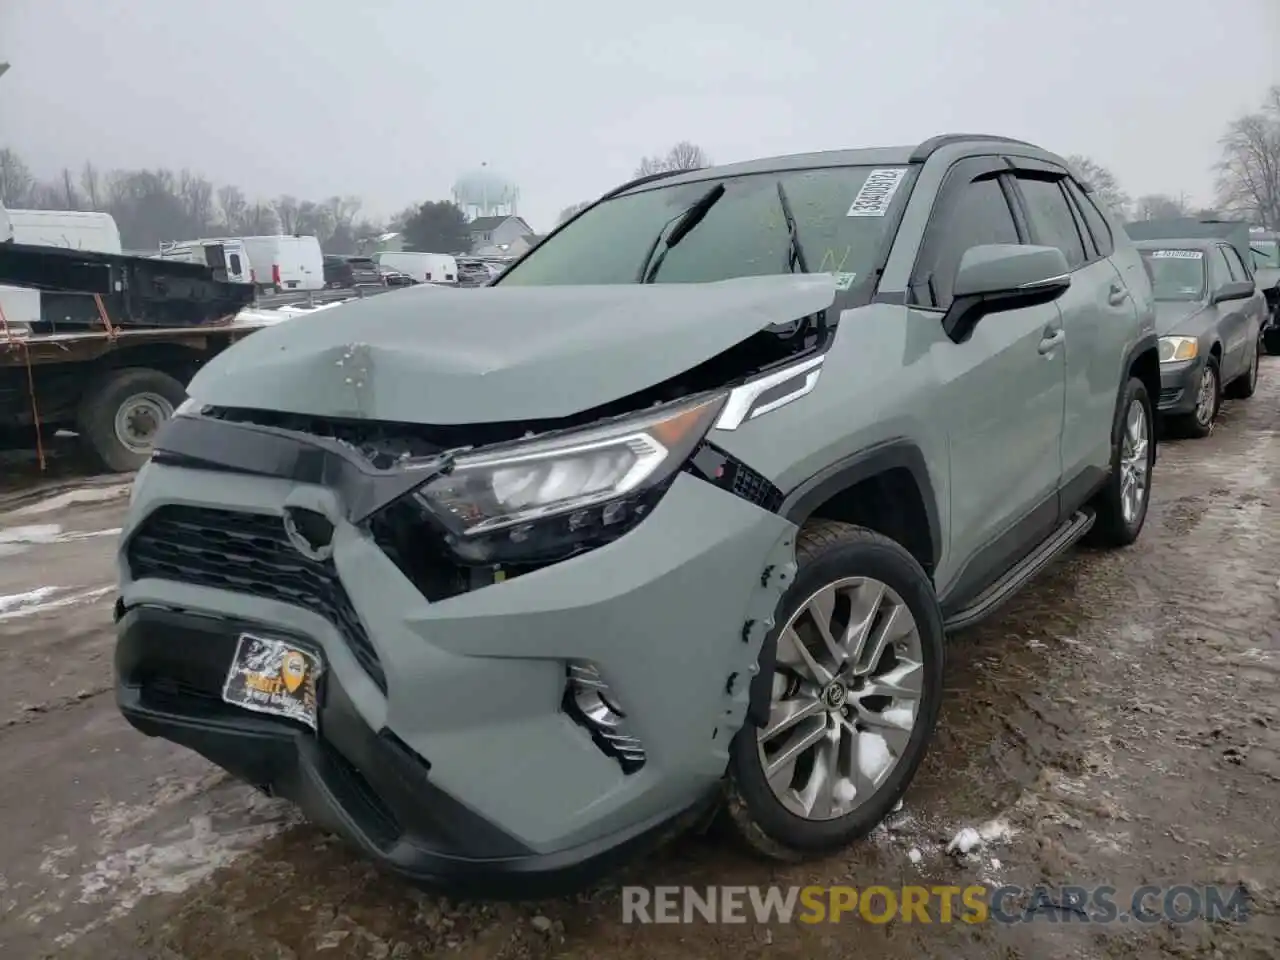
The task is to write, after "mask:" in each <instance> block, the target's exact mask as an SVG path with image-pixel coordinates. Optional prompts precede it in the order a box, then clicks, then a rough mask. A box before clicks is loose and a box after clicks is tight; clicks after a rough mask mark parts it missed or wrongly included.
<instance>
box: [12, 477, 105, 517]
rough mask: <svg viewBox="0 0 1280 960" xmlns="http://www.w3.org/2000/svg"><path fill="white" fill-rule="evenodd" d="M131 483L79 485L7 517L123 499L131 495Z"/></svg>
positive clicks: (19, 509)
mask: <svg viewBox="0 0 1280 960" xmlns="http://www.w3.org/2000/svg"><path fill="white" fill-rule="evenodd" d="M129 487H130V485H129V484H127V483H117V484H112V485H111V486H108V487H78V488H76V489H75V490H67V491H66V492H64V493H59V494H56V495H54V496H52V497H45V498H44V499H43V500H37V501H36V502H35V503H29V504H27V505H26V506H24V507H17V508H15V509H13V510H10V511H9V512H8V513H6V514H5V516H6V517H34V516H37V515H38V514H42V513H53V512H54V511H57V510H65V509H66V508H67V507H70V506H72V505H74V504H77V503H104V502H106V501H108V500H121V499H123V498H125V497H127V496H128V495H129Z"/></svg>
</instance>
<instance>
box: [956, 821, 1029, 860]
mask: <svg viewBox="0 0 1280 960" xmlns="http://www.w3.org/2000/svg"><path fill="white" fill-rule="evenodd" d="M1013 835H1014V830H1013V827H1012V826H1010V825H1009V821H1008V820H1004V819H995V820H988V821H987V822H986V823H984V824H982V825H981V826H978V827H976V828H975V827H961V828H960V830H959V831H958V832H957V833H956V835H955V836H954V837H952V838H951V842H950V843H948V844H947V853H950V854H960V855H961V856H963V855H965V854H967V853H972V852H973V851H974V850H977V849H978V848H979V847H981V846H984V845H989V844H995V843H1004V842H1005V841H1007V840H1009V839H1010V838H1011V837H1013Z"/></svg>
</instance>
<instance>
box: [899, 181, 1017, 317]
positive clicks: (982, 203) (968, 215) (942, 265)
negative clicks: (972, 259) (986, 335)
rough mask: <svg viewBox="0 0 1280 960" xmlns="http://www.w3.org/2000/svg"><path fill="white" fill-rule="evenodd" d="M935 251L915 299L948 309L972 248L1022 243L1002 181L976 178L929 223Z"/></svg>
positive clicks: (929, 244) (915, 290) (927, 241)
mask: <svg viewBox="0 0 1280 960" xmlns="http://www.w3.org/2000/svg"><path fill="white" fill-rule="evenodd" d="M929 233H930V234H931V236H929V237H926V238H925V241H924V243H925V246H926V248H927V249H928V250H930V251H931V255H930V256H929V260H928V262H927V263H925V264H924V265H923V266H924V270H923V272H921V273H920V274H919V281H918V282H917V283H915V284H913V286H912V296H913V302H915V303H918V304H922V305H924V306H933V307H938V308H940V309H944V310H945V309H946V308H947V307H949V306H951V289H952V284H953V283H954V282H955V278H956V271H957V270H958V269H960V258H961V257H963V256H964V253H965V251H966V250H968V249H969V248H970V247H977V246H981V245H983V244H987V243H1018V242H1019V240H1018V228H1017V226H1016V225H1015V224H1014V221H1013V212H1012V211H1011V210H1010V209H1009V201H1008V200H1007V199H1006V198H1005V195H1004V191H1003V190H1002V189H1001V188H1000V183H999V182H998V181H997V180H996V179H995V178H994V177H988V178H986V179H983V180H975V181H973V182H972V183H970V184H969V185H968V186H966V187H965V188H964V189H963V190H961V191H960V193H959V194H958V195H957V197H956V200H955V202H954V204H952V205H951V206H950V209H948V210H946V211H944V212H943V215H942V216H941V217H940V218H939V219H938V220H937V221H935V222H933V223H930V224H929Z"/></svg>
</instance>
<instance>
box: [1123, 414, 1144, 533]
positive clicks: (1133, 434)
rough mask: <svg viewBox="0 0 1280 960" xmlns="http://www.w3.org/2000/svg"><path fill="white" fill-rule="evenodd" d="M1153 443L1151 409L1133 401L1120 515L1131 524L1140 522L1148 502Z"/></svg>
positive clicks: (1126, 432)
mask: <svg viewBox="0 0 1280 960" xmlns="http://www.w3.org/2000/svg"><path fill="white" fill-rule="evenodd" d="M1150 443H1151V429H1150V425H1149V424H1148V422H1147V408H1146V406H1144V405H1143V403H1142V402H1141V401H1139V400H1133V401H1132V402H1131V403H1130V404H1129V409H1128V410H1127V411H1126V412H1125V417H1124V436H1123V438H1122V439H1121V443H1120V513H1121V514H1122V515H1123V516H1124V522H1125V523H1127V524H1133V523H1136V522H1137V520H1138V517H1139V516H1141V515H1142V508H1143V505H1144V504H1145V502H1146V499H1147V488H1148V487H1149V486H1150V483H1151V477H1150V470H1151V463H1150V456H1149V455H1148V447H1149V446H1150Z"/></svg>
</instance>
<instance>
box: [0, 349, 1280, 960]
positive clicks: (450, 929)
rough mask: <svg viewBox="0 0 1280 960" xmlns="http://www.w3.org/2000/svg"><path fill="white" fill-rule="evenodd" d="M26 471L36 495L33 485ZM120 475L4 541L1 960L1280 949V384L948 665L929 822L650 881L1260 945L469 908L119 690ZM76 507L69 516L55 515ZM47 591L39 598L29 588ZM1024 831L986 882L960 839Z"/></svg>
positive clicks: (1194, 953) (21, 523) (587, 908)
mask: <svg viewBox="0 0 1280 960" xmlns="http://www.w3.org/2000/svg"><path fill="white" fill-rule="evenodd" d="M10 475H12V473H10ZM126 495H127V489H126V488H125V487H123V486H122V485H121V481H120V479H119V478H116V479H109V478H108V479H102V480H98V481H94V482H91V483H80V484H76V485H73V487H72V488H70V490H69V491H68V489H65V488H64V489H63V490H62V491H60V492H56V491H55V492H53V493H51V492H50V491H46V492H45V494H44V497H43V499H41V498H40V497H37V496H34V495H28V496H27V497H26V498H25V499H24V500H20V501H13V500H12V499H11V500H10V501H9V502H8V506H7V508H4V509H7V512H5V513H3V514H0V824H2V825H3V827H4V829H3V831H0V956H4V957H15V958H18V957H21V958H28V957H30V958H35V957H43V956H53V955H58V956H67V957H72V958H81V957H83V958H90V957H92V958H95V960H97V958H102V957H121V958H132V957H139V958H166V960H177V958H191V960H231V958H236V960H250V958H253V960H257V958H264V960H265V958H298V960H304V958H312V957H315V958H321V960H323V958H334V960H346V958H383V957H393V958H403V957H428V956H437V955H439V956H450V957H459V958H469V960H479V958H484V960H499V958H549V957H560V958H573V960H578V958H582V960H586V958H600V957H609V958H619V960H622V958H625V960H632V958H634V960H640V958H652V960H666V958H679V957H697V958H702V960H717V958H729V957H732V958H735V960H739V958H741V960H745V958H750V957H762V956H770V957H779V958H801V957H805V958H813V957H853V956H857V957H862V958H867V960H873V958H906V957H947V958H987V957H1000V958H1005V960H1014V958H1027V960H1039V958H1055V960H1056V958H1065V957H1099V958H1130V957H1132V958H1140V957H1143V958H1145V957H1186V958H1189V957H1205V958H1211V957H1213V958H1216V957H1258V958H1263V957H1267V958H1270V957H1274V956H1276V955H1277V954H1278V953H1280V816H1278V813H1280V616H1278V615H1280V519H1278V518H1280V361H1277V360H1276V359H1271V360H1269V361H1268V362H1267V363H1266V366H1265V367H1264V370H1263V377H1262V385H1261V387H1260V389H1259V392H1258V394H1257V395H1256V396H1255V397H1254V398H1253V399H1251V400H1249V401H1247V402H1240V403H1233V404H1228V405H1227V406H1226V407H1225V409H1224V412H1223V418H1222V422H1221V423H1220V425H1219V427H1218V429H1217V430H1216V431H1215V432H1214V434H1213V435H1212V436H1211V437H1210V438H1209V439H1207V440H1201V441H1189V442H1181V443H1178V442H1173V443H1169V444H1168V445H1166V446H1164V447H1162V450H1161V458H1160V462H1159V464H1158V467H1157V475H1156V480H1155V499H1154V503H1153V507H1152V510H1151V513H1150V516H1149V519H1148V521H1147V527H1146V530H1145V532H1144V534H1143V537H1142V539H1141V540H1140V542H1139V543H1138V545H1137V546H1136V547H1134V548H1132V549H1129V550H1127V551H1124V552H1121V553H1117V554H1099V553H1092V552H1088V551H1080V552H1077V553H1075V554H1073V555H1072V556H1071V557H1069V558H1068V559H1066V560H1064V561H1063V562H1062V563H1060V564H1059V565H1058V566H1057V567H1056V568H1054V569H1053V570H1051V571H1050V572H1049V573H1047V574H1046V575H1045V576H1043V577H1042V578H1041V579H1040V580H1039V581H1038V582H1036V583H1035V584H1033V585H1032V586H1031V587H1030V588H1029V589H1028V590H1026V591H1025V592H1024V593H1023V595H1022V596H1021V597H1019V598H1018V599H1017V600H1015V601H1014V602H1013V603H1012V604H1011V605H1010V606H1008V607H1007V608H1006V609H1005V610H1004V611H1002V612H1001V613H1000V614H999V615H997V617H996V618H995V619H994V620H992V621H989V622H987V623H986V624H984V625H983V626H981V627H979V628H977V629H975V630H973V631H971V632H970V633H968V634H965V635H961V636H959V637H957V638H955V639H954V641H953V643H952V646H951V650H950V658H951V659H950V664H949V684H948V691H947V701H946V705H945V707H944V709H943V715H942V722H941V728H940V731H939V736H938V739H937V742H936V744H935V747H934V749H933V750H932V752H931V754H930V756H929V759H928V761H927V764H926V767H925V769H924V770H923V771H922V772H921V775H920V776H919V777H918V779H917V780H916V783H915V785H914V786H913V787H912V789H911V791H910V792H909V793H908V795H907V800H906V805H905V807H904V809H903V810H902V811H901V812H900V813H899V814H897V815H896V816H894V817H893V818H891V822H890V823H889V824H887V825H886V827H885V828H883V829H880V830H878V831H877V832H876V833H875V834H874V835H873V836H872V838H871V839H870V840H869V841H868V842H866V843H864V844H862V845H860V846H858V847H857V848H856V849H853V850H851V851H849V852H848V853H847V854H846V855H842V856H840V857H837V858H833V859H830V860H827V861H825V862H821V863H813V864H807V865H804V866H798V867H787V868H780V867H774V866H770V865H766V864H760V863H758V862H756V861H753V860H751V859H749V858H747V857H745V856H744V855H742V854H740V853H738V852H737V851H736V850H735V849H734V848H733V847H732V846H731V845H729V844H727V843H726V842H725V841H724V839H723V838H721V837H720V836H719V835H718V834H717V833H716V832H715V831H712V832H711V833H710V834H707V835H702V836H696V837H689V838H686V839H683V840H680V841H678V842H676V843H675V844H673V845H672V846H671V847H670V848H669V849H666V850H664V851H662V852H661V853H659V854H657V855H655V856H654V857H653V858H651V859H650V860H648V861H646V862H645V863H643V864H640V865H638V866H636V867H635V868H634V869H633V870H632V871H631V872H630V874H629V876H628V877H627V878H626V879H627V880H628V881H630V882H634V883H643V884H649V885H656V884H693V885H699V886H701V885H706V884H784V885H790V884H807V883H848V884H853V885H857V886H866V885H869V884H873V883H880V884H888V885H890V886H893V885H896V884H900V883H925V884H935V883H942V884H955V885H964V884H967V883H979V882H985V883H988V884H1000V883H1010V884H1021V885H1023V886H1031V885H1033V884H1036V883H1041V882H1043V883H1049V884H1064V883H1079V884H1084V885H1088V884H1099V883H1105V884H1110V885H1112V886H1114V887H1116V888H1118V889H1119V890H1121V891H1126V890H1131V889H1132V888H1134V887H1136V886H1138V885H1140V884H1144V883H1151V884H1166V885H1172V884H1192V885H1207V884H1219V885H1227V886H1232V887H1234V886H1242V887H1243V888H1244V889H1245V890H1246V891H1247V894H1248V897H1249V898H1250V902H1251V907H1252V916H1251V918H1250V919H1249V920H1248V922H1245V923H1242V924H1226V923H1218V924H1204V923H1193V924H1189V925H1181V926H1180V925H1174V924H1169V923H1158V924H1154V925H1151V926H1138V925H1125V924H1115V925H1109V926H1100V925H1090V924H1084V923H1068V922H1052V921H1051V920H1049V919H1048V918H1047V917H1038V918H1037V921H1036V922H1031V923H1023V924H1017V925H1003V926H1002V925H998V924H990V923H989V924H984V925H979V926H965V925H952V926H941V925H936V924H935V925H933V926H922V925H918V924H902V923H893V924H889V925H885V926H872V925H868V924H866V923H863V922H861V921H857V920H855V921H853V922H846V923H842V924H838V925H817V926H807V925H804V924H788V925H770V926H763V925H756V924H754V923H747V924H742V925H720V926H708V925H693V926H687V925H673V926H640V925H633V924H623V923H622V922H621V908H620V903H619V897H618V892H617V890H616V887H614V886H608V887H604V888H601V889H598V890H596V891H593V892H592V893H590V894H589V895H584V896H582V897H579V898H575V899H572V900H554V901H548V902H542V903H532V904H519V905H486V904H480V903H454V902H450V901H448V900H444V899H440V898H438V897H435V896H430V895H426V894H423V893H420V892H417V891H415V890H411V889H409V888H407V887H406V886H404V885H403V884H401V883H399V882H397V881H396V880H394V879H390V878H388V877H385V876H382V875H380V874H379V873H378V872H377V871H375V870H373V869H371V868H370V867H369V866H368V865H367V864H366V863H364V862H363V861H362V860H360V859H359V858H358V857H356V856H353V855H352V854H351V853H350V852H349V851H348V850H347V849H346V848H345V847H344V846H343V845H342V844H340V843H338V842H337V841H335V840H333V839H332V838H330V837H328V836H327V835H325V834H324V833H322V832H321V831H319V830H317V829H315V828H313V827H311V826H308V825H307V824H305V823H302V822H300V821H299V820H298V819H297V817H296V816H295V815H294V814H293V812H292V810H291V809H290V808H289V807H288V806H287V805H283V804H281V803H280V802H278V801H271V800H266V799H263V798H260V797H258V796H257V795H256V794H254V793H252V792H251V791H250V790H248V789H247V788H244V787H241V786H239V785H238V784H235V783H233V782H231V781H229V780H228V779H226V778H225V777H223V776H222V775H221V774H220V773H219V772H218V771H216V770H215V769H213V768H211V767H210V766H208V765H207V764H205V763H204V762H203V761H201V760H200V759H199V758H197V757H195V756H194V755H191V754H188V753H185V752H183V751H181V750H179V749H177V748H174V747H171V746H169V745H168V744H166V743H163V742H160V741H156V740H148V739H146V738H143V737H142V736H140V735H138V734H136V733H134V732H133V731H132V730H131V729H129V728H128V727H127V726H126V725H125V724H124V723H123V721H122V720H121V719H120V718H119V716H118V715H117V714H116V712H115V708H114V704H113V699H112V696H111V694H110V692H109V684H110V658H111V645H112V636H111V632H110V628H109V605H110V600H111V593H110V588H111V584H112V577H113V566H112V555H113V551H114V549H115V540H114V532H115V528H116V527H118V526H119V520H120V516H121V513H122V511H123V509H124V505H125V497H126ZM51 496H52V499H50V497H51ZM33 591H34V593H33ZM993 818H997V819H999V818H1002V819H1004V820H1007V822H1008V824H1009V825H1010V827H1011V830H1010V831H1009V833H1008V834H1007V835H1006V836H1004V837H1002V838H998V839H997V840H996V841H995V842H993V843H989V844H986V845H984V846H983V847H981V848H979V849H978V850H976V851H974V852H973V853H971V854H969V855H967V856H961V857H957V856H954V855H949V854H947V853H946V852H945V850H944V846H945V843H946V841H947V840H948V839H950V838H951V837H953V836H954V835H955V834H956V832H957V830H958V829H960V828H962V827H965V826H977V825H979V824H981V823H983V822H986V821H990V820H992V819H993Z"/></svg>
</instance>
